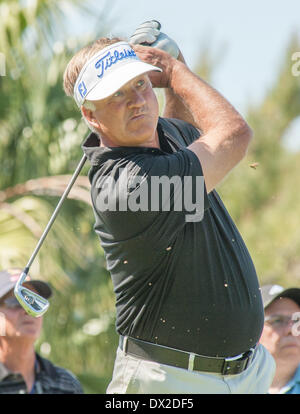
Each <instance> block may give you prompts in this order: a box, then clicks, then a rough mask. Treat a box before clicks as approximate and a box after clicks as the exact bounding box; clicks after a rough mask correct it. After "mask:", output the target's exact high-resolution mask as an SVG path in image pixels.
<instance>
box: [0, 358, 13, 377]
mask: <svg viewBox="0 0 300 414" xmlns="http://www.w3.org/2000/svg"><path fill="white" fill-rule="evenodd" d="M9 375H12V372H11V371H9V370H8V369H7V368H6V366H5V365H4V364H2V363H1V362H0V381H3V380H4V378H6V377H8V376H9Z"/></svg>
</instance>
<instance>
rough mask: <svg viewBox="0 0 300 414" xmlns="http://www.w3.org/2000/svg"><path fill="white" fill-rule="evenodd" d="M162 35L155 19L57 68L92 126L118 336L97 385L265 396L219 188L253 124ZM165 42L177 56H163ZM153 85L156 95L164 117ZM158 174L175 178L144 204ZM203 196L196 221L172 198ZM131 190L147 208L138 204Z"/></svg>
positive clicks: (236, 237)
mask: <svg viewBox="0 0 300 414" xmlns="http://www.w3.org/2000/svg"><path fill="white" fill-rule="evenodd" d="M160 36H161V38H162V35H161V32H160V25H159V24H158V22H156V21H152V22H146V23H145V24H143V25H141V27H139V28H138V30H137V31H136V33H135V34H134V36H133V38H132V43H134V45H130V44H129V43H128V42H125V41H123V40H122V39H119V38H113V39H108V38H101V39H99V40H97V41H96V42H94V43H93V44H92V45H89V46H87V47H85V48H83V49H82V50H80V51H79V52H78V53H77V54H76V55H75V56H74V57H73V58H72V59H71V61H70V62H69V64H68V66H67V68H66V71H65V75H64V88H65V91H66V93H67V94H68V95H70V96H73V97H74V99H75V101H76V103H77V105H78V107H79V108H80V110H81V112H82V114H83V116H84V119H85V120H86V122H87V123H88V125H89V126H90V128H91V130H92V131H93V132H92V133H91V134H90V136H89V137H88V139H87V140H86V141H85V143H84V145H83V149H84V151H85V154H86V156H87V157H88V159H89V160H90V163H91V166H92V167H91V170H90V172H89V178H90V182H91V186H92V187H91V196H92V202H93V209H94V213H95V218H96V223H95V231H96V233H97V235H98V236H99V238H100V241H101V245H102V247H103V249H104V252H105V255H106V260H107V268H108V270H109V271H110V273H111V277H112V281H113V285H114V291H115V295H116V310H117V319H116V329H117V332H118V333H119V335H120V344H119V347H118V351H117V357H116V361H115V368H114V373H113V378H112V381H111V383H110V385H109V387H108V389H107V392H108V393H152V394H157V393H159V394H162V393H167V394H171V393H186V394H188V393H197V394H199V393H216V394H219V393H266V392H267V391H268V388H269V385H270V383H271V381H272V377H273V374H274V360H273V359H272V357H271V355H270V354H269V353H268V352H267V351H266V350H265V348H264V347H262V346H261V345H258V340H259V338H260V334H261V331H262V327H263V320H264V312H263V304H262V299H261V295H260V291H259V285H258V280H257V275H256V272H255V268H254V265H253V263H252V260H251V257H250V255H249V253H248V250H247V248H246V246H245V244H244V242H243V240H242V238H241V235H240V234H239V232H238V230H237V228H236V227H235V225H234V223H233V222H232V219H231V218H230V216H229V214H228V212H227V210H226V208H225V207H224V205H223V203H222V201H221V200H220V197H219V196H218V194H217V192H216V190H215V187H216V186H217V185H218V184H219V183H220V182H221V181H222V180H223V179H224V177H225V176H226V175H227V173H228V172H230V171H231V170H232V169H233V168H234V167H235V166H236V165H237V164H238V163H239V161H240V160H241V159H242V158H243V157H244V155H245V153H246V151H247V148H248V145H249V142H250V141H251V137H252V132H251V129H250V128H249V126H248V125H247V123H246V122H245V120H244V119H243V118H242V117H241V115H240V114H239V113H238V112H237V111H236V110H235V109H234V108H233V107H232V105H231V104H230V103H229V102H228V101H227V100H226V99H224V97H222V96H221V95H220V94H219V93H218V92H217V91H216V90H215V89H213V88H212V87H211V86H209V85H208V84H207V83H206V82H205V81H203V80H202V79H200V78H199V77H198V76H196V75H195V74H194V73H193V72H192V71H190V70H189V68H188V67H187V66H186V65H185V64H184V61H183V57H182V55H181V53H179V49H178V47H177V46H176V44H175V46H176V47H174V42H173V41H172V40H171V39H169V38H168V36H166V35H163V39H164V42H163V45H161V48H162V49H164V50H161V49H160V43H159V41H160ZM139 43H140V44H144V43H148V44H150V45H152V47H148V46H141V45H140V44H139ZM168 45H171V46H172V47H170V50H169V51H171V50H173V51H174V50H175V51H177V52H178V53H177V52H176V53H173V52H171V53H172V55H173V56H172V55H171V54H170V53H168V52H166V50H168ZM153 46H154V47H153ZM174 56H175V57H174ZM152 87H158V88H164V89H165V92H166V105H165V111H164V117H163V118H162V117H159V108H158V102H157V98H156V96H155V94H154V92H153V89H152ZM200 131H201V132H200ZM199 177H204V182H205V185H204V186H202V185H201V186H199V182H200V183H201V181H198V180H197V178H199ZM157 178H159V179H161V178H166V179H167V180H169V181H171V180H173V179H175V178H176V179H178V178H179V181H178V180H177V181H176V180H175V182H176V185H175V186H174V187H173V188H172V189H171V190H170V191H169V192H168V195H167V199H166V197H165V198H163V197H162V200H161V199H160V200H158V204H157V205H158V208H155V209H153V208H151V207H152V205H150V201H151V199H153V198H156V197H158V194H157V192H154V191H152V190H153V188H152V186H151V184H152V182H153V181H154V179H157ZM190 178H191V180H190ZM178 183H179V184H178ZM177 184H178V185H177ZM116 189H117V190H116ZM145 189H146V191H144V190H145ZM199 191H201V192H202V196H203V199H202V201H203V203H200V204H199V206H198V205H195V211H193V212H192V213H194V216H195V217H200V218H201V220H198V219H197V220H194V221H193V220H190V221H189V220H187V216H188V214H189V215H191V214H190V213H191V210H190V209H189V208H187V207H186V205H185V204H184V203H183V205H182V208H181V209H180V208H178V203H177V202H178V199H179V198H180V196H182V194H184V195H186V194H188V195H189V196H191V198H192V199H193V200H195V199H197V196H198V195H199ZM162 192H163V193H164V191H162ZM103 193H105V194H106V196H107V197H108V198H109V203H104V199H103V196H102V194H103ZM147 196H148V198H147ZM141 198H142V199H143V205H142V207H143V208H135V207H137V206H139V201H138V200H139V199H141ZM145 200H148V201H149V204H148V205H146V206H145V204H144V203H145ZM166 202H168V206H169V208H168V209H165V208H164V207H165V204H166ZM146 204H147V203H146ZM111 206H113V207H114V208H110V207H111ZM124 206H125V208H124ZM175 206H176V208H175ZM140 207H141V204H140ZM198 207H199V208H200V210H201V209H202V211H200V212H199V211H198V210H199V209H198ZM198 213H200V214H198Z"/></svg>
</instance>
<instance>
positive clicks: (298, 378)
mask: <svg viewBox="0 0 300 414" xmlns="http://www.w3.org/2000/svg"><path fill="white" fill-rule="evenodd" d="M297 383H298V384H300V365H299V366H298V368H297V369H296V372H295V374H294V376H293V378H292V379H290V381H289V382H288V383H287V384H286V385H284V386H283V387H282V388H281V390H280V392H279V393H280V394H285V393H286V392H287V391H288V390H290V389H291V388H293V387H294V386H295V385H296V384H297Z"/></svg>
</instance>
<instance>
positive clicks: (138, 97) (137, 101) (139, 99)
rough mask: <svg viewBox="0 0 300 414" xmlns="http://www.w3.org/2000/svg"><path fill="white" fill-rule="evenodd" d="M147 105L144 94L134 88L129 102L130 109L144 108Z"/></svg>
mask: <svg viewBox="0 0 300 414" xmlns="http://www.w3.org/2000/svg"><path fill="white" fill-rule="evenodd" d="M145 103H146V100H145V97H144V96H143V93H142V92H140V91H138V90H137V89H136V88H134V87H133V88H132V89H131V90H130V93H129V100H128V106H129V108H133V107H142V106H144V105H145Z"/></svg>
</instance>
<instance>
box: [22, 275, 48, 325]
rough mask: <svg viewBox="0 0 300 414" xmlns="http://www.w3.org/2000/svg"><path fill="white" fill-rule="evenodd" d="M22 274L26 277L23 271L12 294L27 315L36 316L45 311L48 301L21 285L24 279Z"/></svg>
mask: <svg viewBox="0 0 300 414" xmlns="http://www.w3.org/2000/svg"><path fill="white" fill-rule="evenodd" d="M24 276H25V277H26V276H27V275H26V274H24V272H23V273H22V275H21V277H20V279H19V281H18V282H17V283H16V285H15V288H14V294H15V297H16V298H17V300H18V301H19V303H20V305H21V306H22V307H23V309H25V311H26V312H27V313H28V314H29V315H31V316H34V317H35V318H38V317H40V316H42V315H43V314H44V313H45V312H46V311H47V309H48V308H49V302H48V300H47V299H45V298H43V297H42V296H40V295H39V294H38V293H35V292H33V291H32V290H30V289H28V288H26V287H24V286H23V285H22V280H25V277H24Z"/></svg>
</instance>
